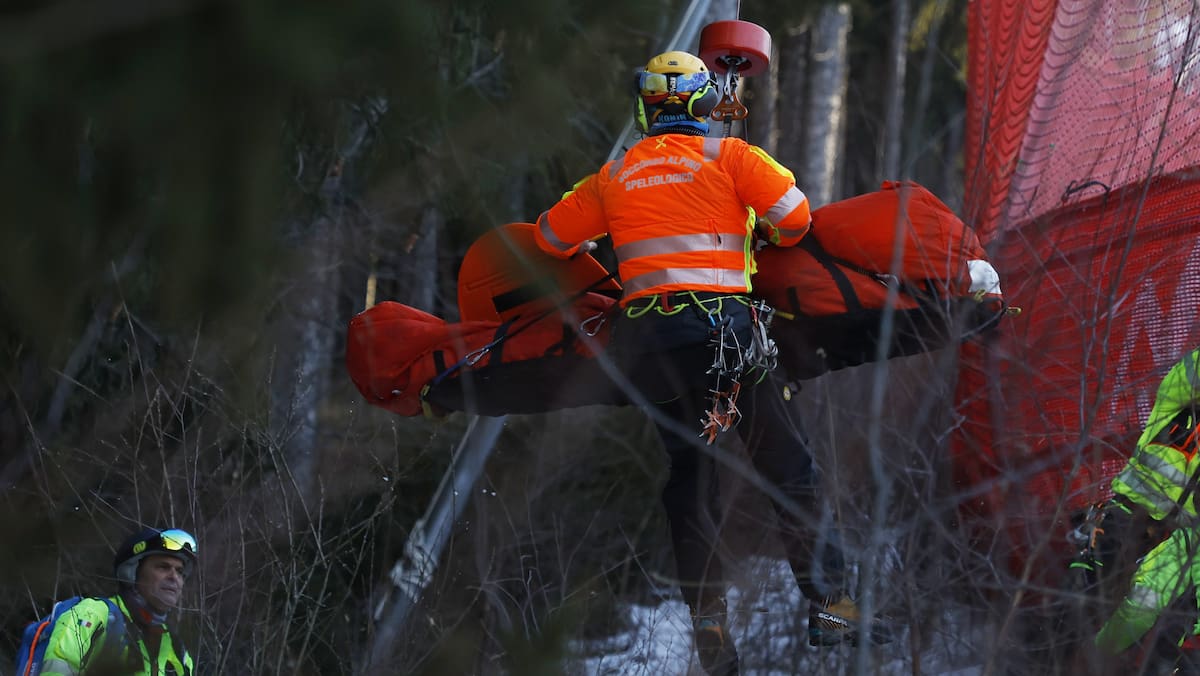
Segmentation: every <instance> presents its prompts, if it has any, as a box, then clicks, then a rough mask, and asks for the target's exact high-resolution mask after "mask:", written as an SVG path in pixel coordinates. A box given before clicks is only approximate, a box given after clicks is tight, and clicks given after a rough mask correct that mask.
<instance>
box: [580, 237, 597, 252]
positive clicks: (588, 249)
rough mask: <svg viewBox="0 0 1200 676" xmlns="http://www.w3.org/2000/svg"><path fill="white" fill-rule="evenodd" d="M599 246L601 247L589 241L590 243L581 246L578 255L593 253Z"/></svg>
mask: <svg viewBox="0 0 1200 676" xmlns="http://www.w3.org/2000/svg"><path fill="white" fill-rule="evenodd" d="M597 246H599V245H598V244H596V243H595V242H593V241H592V240H590V239H589V240H588V241H586V242H584V243H583V244H580V245H579V251H578V252H577V253H581V254H585V253H591V252H593V251H595V250H596V247H597Z"/></svg>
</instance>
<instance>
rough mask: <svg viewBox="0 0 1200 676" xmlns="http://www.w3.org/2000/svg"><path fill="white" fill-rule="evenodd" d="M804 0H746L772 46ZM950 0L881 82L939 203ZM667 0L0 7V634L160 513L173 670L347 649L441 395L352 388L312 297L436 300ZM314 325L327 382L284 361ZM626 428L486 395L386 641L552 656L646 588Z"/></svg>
mask: <svg viewBox="0 0 1200 676" xmlns="http://www.w3.org/2000/svg"><path fill="white" fill-rule="evenodd" d="M822 4H823V3H818V2H807V3H781V2H774V1H773V0H754V1H750V0H748V1H747V2H746V3H745V6H744V7H741V8H740V9H741V16H742V18H744V19H747V20H751V21H756V22H758V23H760V24H762V25H764V26H765V27H767V28H768V29H769V30H771V31H772V33H773V34H774V35H775V38H776V41H777V44H779V41H781V40H782V39H783V35H784V34H785V33H787V32H789V31H791V32H795V31H804V30H809V29H810V27H811V23H810V22H811V20H812V17H813V16H814V13H816V12H818V11H819V10H820V8H821V6H822ZM851 4H852V16H853V28H852V32H851V39H850V45H849V59H850V70H851V76H850V78H849V87H848V96H847V105H846V130H845V134H846V138H847V141H846V142H845V150H844V153H843V159H842V167H841V170H840V171H841V176H840V178H839V179H838V184H839V185H840V186H841V188H840V191H839V194H840V195H851V194H856V193H859V192H863V191H866V190H870V189H874V188H875V187H877V184H878V179H879V178H880V177H879V176H878V171H877V166H878V154H877V153H878V148H879V144H880V140H881V133H882V131H881V129H882V122H881V120H882V112H881V106H882V101H881V97H882V91H883V88H882V87H881V86H880V83H881V82H882V81H883V77H884V75H883V73H884V71H885V69H886V58H887V57H886V56H885V55H884V53H883V52H882V51H881V50H880V49H879V48H878V46H879V45H880V44H882V43H884V42H886V40H887V35H888V32H887V31H888V29H887V25H888V16H887V11H886V10H885V9H883V8H882V7H881V6H880V4H879V3H868V2H855V3H851ZM965 6H966V3H965V2H961V1H955V2H924V3H916V5H915V7H914V16H916V17H918V18H917V20H915V21H914V23H913V25H914V31H913V33H912V35H911V39H910V44H909V45H908V48H907V51H908V53H909V54H910V60H912V61H913V62H914V63H917V62H918V61H919V58H918V57H919V56H920V55H924V54H926V53H929V54H931V55H932V56H931V57H930V58H931V61H930V63H931V64H932V65H931V71H930V73H931V74H929V75H928V76H923V75H922V74H921V72H920V69H919V68H918V67H917V66H916V65H914V66H912V67H910V68H909V79H910V80H911V82H910V83H909V84H908V85H904V84H903V83H902V85H901V86H908V87H910V88H916V87H917V86H918V84H921V83H924V84H925V85H927V86H928V87H930V88H931V90H932V94H931V96H930V101H932V105H928V106H924V107H920V106H916V105H915V104H913V103H911V101H912V97H911V96H910V97H909V99H908V100H909V101H910V107H913V108H915V109H914V110H911V111H910V115H909V116H908V117H907V118H906V124H907V125H908V126H907V127H906V131H907V132H908V137H909V138H910V139H912V140H913V142H912V143H910V144H909V146H908V147H906V148H905V151H904V157H905V160H904V162H903V163H902V166H903V173H904V176H905V177H911V178H917V179H918V180H922V181H923V182H926V183H927V184H928V185H930V186H931V187H935V188H936V189H937V191H938V192H940V193H941V194H943V195H945V196H946V197H947V200H948V201H953V200H954V199H956V198H957V192H958V191H960V190H961V189H960V188H959V185H958V183H957V182H956V179H954V178H949V179H948V178H946V166H947V163H948V162H949V164H950V165H951V167H956V166H957V162H958V161H957V159H955V155H954V153H955V150H956V148H957V146H955V144H954V142H953V134H952V133H950V131H949V130H951V129H952V128H953V126H954V125H955V124H956V120H957V121H958V123H960V122H961V110H962V107H963V91H962V80H961V71H962V69H963V40H964V31H963V24H964V18H963V17H964V15H965ZM681 9H682V4H681V3H679V2H670V1H668V0H658V1H655V2H645V1H635V0H614V1H611V2H606V3H569V2H561V1H556V0H522V1H520V2H516V1H514V2H505V3H496V2H486V1H484V0H466V1H463V2H454V3H447V2H441V1H435V0H428V1H421V0H406V1H404V2H392V1H387V2H385V1H382V0H359V1H356V2H351V3H328V2H318V1H312V0H291V1H289V2H281V1H273V0H266V1H263V2H228V1H221V0H174V1H172V2H133V1H130V2H123V3H115V2H87V1H84V0H65V1H61V2H56V3H34V2H27V3H23V4H20V5H18V4H12V3H10V4H9V5H8V6H7V7H6V8H5V9H4V10H3V11H2V13H0V148H2V150H0V204H3V206H4V208H3V213H4V217H3V218H2V219H0V373H2V374H3V382H2V383H0V485H2V486H3V498H0V542H3V543H4V546H3V547H2V548H0V578H2V579H4V580H5V582H4V584H3V585H2V586H0V609H2V610H0V629H2V631H0V657H4V659H6V660H7V655H9V654H10V653H11V650H12V649H13V648H15V644H16V640H17V636H18V635H19V631H20V628H21V627H22V625H23V623H24V622H25V621H28V620H29V619H30V618H32V617H33V616H35V615H37V614H39V613H42V612H45V611H46V610H48V608H49V605H50V602H51V601H52V599H54V598H61V597H64V596H67V595H69V594H73V593H85V594H96V593H106V592H107V590H108V589H109V588H110V587H111V571H110V569H109V562H110V557H111V552H112V549H113V548H114V547H115V545H116V544H117V542H119V540H120V539H121V538H123V537H124V535H125V534H126V533H127V532H129V531H130V530H132V529H133V528H134V527H135V526H137V525H139V524H162V525H166V524H176V525H179V526H182V527H185V528H189V529H192V530H194V531H195V532H197V534H198V535H199V536H200V538H201V543H202V549H203V563H202V568H201V573H202V574H201V575H199V576H198V577H197V579H196V580H195V581H194V582H193V583H192V585H191V586H192V587H193V589H192V590H191V593H190V594H189V596H190V600H189V603H188V607H187V608H186V609H185V612H184V613H183V614H182V619H181V622H182V626H183V632H184V634H185V636H186V637H187V639H188V642H189V644H190V645H192V646H194V648H195V649H194V652H196V653H197V654H198V655H199V656H200V658H201V660H202V663H203V665H202V673H231V672H238V673H242V672H243V671H244V672H246V673H314V674H315V673H321V674H331V673H342V672H343V671H345V672H348V671H349V670H350V668H351V662H352V661H353V658H352V656H353V655H356V654H357V653H358V652H360V651H361V649H362V646H363V645H364V644H365V642H366V641H368V640H369V637H370V636H371V631H372V629H371V626H370V625H371V619H370V618H371V617H372V609H373V608H374V607H375V605H376V604H378V603H379V602H380V601H381V600H382V596H383V594H385V593H386V585H385V584H383V582H384V580H385V575H386V572H387V570H388V569H389V568H390V567H391V565H392V563H393V562H394V561H395V560H396V558H397V557H398V556H399V554H400V553H401V551H402V547H403V544H404V541H405V537H406V535H407V533H409V532H410V530H411V529H412V527H413V524H414V522H415V520H416V519H417V518H418V516H419V515H420V514H421V513H422V512H423V510H424V509H425V506H426V504H427V503H428V500H429V499H430V497H431V496H432V495H433V492H434V490H435V488H436V486H437V484H438V481H439V480H440V477H441V474H442V472H443V471H444V470H445V469H446V467H447V465H448V463H449V456H450V453H451V451H452V450H453V449H454V447H455V445H456V444H457V443H458V440H459V438H460V437H461V435H462V433H463V430H464V426H465V424H466V421H465V419H464V418H463V416H461V415H455V416H450V417H448V418H444V419H425V418H414V419H402V418H397V417H395V416H392V415H390V414H388V413H386V412H383V411H380V410H375V409H370V408H368V407H367V406H365V404H364V402H363V401H362V400H361V397H359V395H358V393H357V392H356V391H354V389H353V387H352V385H351V384H350V383H349V381H348V379H347V378H346V376H345V375H344V369H343V367H342V363H341V356H342V351H343V348H344V344H343V340H344V336H343V328H342V327H344V326H345V325H346V322H347V321H348V320H349V318H350V316H352V314H353V313H355V312H357V311H359V310H361V309H362V308H363V306H364V304H365V303H366V302H367V299H368V297H369V296H371V297H374V298H376V299H384V298H392V299H395V300H399V301H401V302H406V303H412V304H414V305H418V306H420V307H422V308H423V309H426V310H429V311H431V312H434V313H436V314H439V315H441V316H445V317H447V318H449V319H454V317H455V316H456V310H455V308H454V304H455V301H454V291H453V289H454V276H455V274H456V269H457V263H458V261H459V259H460V258H461V256H462V254H463V252H464V251H465V249H466V247H467V246H468V245H469V244H470V242H472V241H473V240H474V239H475V237H477V236H478V235H479V234H480V233H482V232H485V231H486V230H488V229H489V228H491V227H493V226H495V225H497V224H501V223H505V222H512V221H521V220H532V219H533V218H535V217H536V215H537V213H538V212H539V211H540V210H541V209H543V208H545V206H547V205H549V204H550V203H552V202H553V200H554V199H556V198H557V196H558V195H559V194H561V192H562V191H563V190H565V189H567V188H568V187H569V186H570V185H571V184H573V183H574V182H575V181H576V180H578V179H579V178H580V177H582V176H584V175H586V174H587V173H588V172H590V171H592V170H593V169H594V168H595V166H597V165H598V163H599V162H600V161H601V160H602V159H603V158H604V157H605V155H606V154H607V153H608V151H609V149H610V147H611V146H612V144H613V142H614V141H615V139H616V136H617V131H618V130H619V129H620V128H621V127H622V125H623V124H625V122H626V121H627V119H628V114H629V111H630V101H629V93H628V86H629V84H628V83H629V75H630V73H631V71H632V70H633V68H634V67H636V66H637V65H639V64H641V63H643V62H644V61H645V59H646V58H647V57H648V56H650V55H652V54H653V53H655V51H657V49H659V47H660V46H661V44H662V42H663V40H664V35H665V34H667V33H668V32H669V31H670V30H671V29H672V27H673V23H674V21H675V20H676V18H677V15H678V14H679V12H680V11H681ZM935 15H936V16H938V17H945V21H944V25H942V27H941V30H940V33H937V34H936V35H934V34H933V33H932V32H931V31H930V30H929V26H930V25H931V22H932V20H933V19H932V18H933V17H934V16H935ZM927 40H930V41H931V42H929V43H927V42H926V41H927ZM927 45H928V50H927ZM779 61H780V62H781V66H780V67H784V65H782V64H784V63H785V62H786V55H784V56H783V57H780V59H779ZM922 77H924V79H923V80H922ZM751 86H752V87H753V86H755V85H754V84H753V83H752V84H751ZM751 96H752V97H759V98H754V99H749V100H758V101H763V102H767V101H770V99H768V98H765V95H762V94H760V90H757V89H753V90H752V91H751ZM801 98H802V97H796V96H793V97H792V98H781V99H780V100H779V102H778V104H777V105H774V106H772V108H773V109H774V110H776V111H784V110H787V109H788V108H789V107H794V106H798V105H800V103H801V101H800V99H801ZM763 105H764V106H766V105H769V104H768V103H763ZM764 112H765V111H764ZM751 140H753V141H755V142H760V139H758V138H752V139H751ZM950 173H951V174H952V171H951V172H950ZM800 178H801V182H802V183H803V176H801V177H800ZM435 235H436V237H435ZM326 294H328V295H329V297H330V299H331V300H329V301H328V302H324V304H319V303H317V304H313V303H309V301H310V300H313V299H320V298H322V297H323V296H324V295H326ZM419 299H427V300H419ZM314 325H316V326H321V327H324V329H316V330H314V329H312V327H313V326H314ZM322 330H323V331H324V332H325V333H322ZM314 331H315V333H313V332H314ZM310 334H311V335H310ZM314 346H316V348H315V352H316V353H317V354H318V357H317V359H316V364H317V368H315V371H317V372H324V373H325V374H326V375H325V376H322V377H323V378H324V380H322V377H318V376H312V375H311V373H312V372H313V369H312V368H310V367H311V366H312V365H311V363H309V362H304V361H303V359H301V358H299V357H298V355H304V354H309V353H312V352H314ZM306 387H307V388H308V389H307V390H306V389H305V388H306ZM309 391H311V392H317V393H318V394H319V395H320V396H319V397H318V400H317V401H316V403H315V404H313V405H312V406H311V407H308V408H305V407H301V406H298V405H297V404H296V402H297V401H298V400H299V399H301V398H302V396H303V393H304V392H309ZM847 391H852V390H847ZM289 393H296V394H295V395H294V396H292V395H291V394H289ZM912 396H913V397H914V398H920V397H922V396H924V395H923V394H920V393H914V394H913V395H912ZM822 401H825V402H829V401H831V400H829V399H823V400H822ZM821 405H827V406H833V407H836V401H835V402H834V403H826V404H821ZM811 410H812V411H815V413H814V415H813V416H812V417H814V418H819V417H820V412H821V410H822V409H820V408H819V406H818V407H816V408H814V409H811ZM824 410H825V411H826V412H828V411H830V410H834V409H824ZM310 413H311V418H312V419H311V420H308V418H307V417H306V416H309V415H310ZM836 414H837V415H841V413H836ZM831 415H832V414H831ZM835 427H836V426H835ZM304 430H315V433H314V434H315V436H314V437H313V439H314V440H313V441H312V442H311V443H309V444H307V445H306V444H303V443H299V442H300V441H303V439H302V437H303V431H304ZM913 434H917V433H916V432H914V433H913ZM909 441H912V439H909ZM655 443H656V442H655V441H654V440H653V436H652V434H651V432H650V430H649V429H648V428H647V427H646V425H645V421H644V419H643V418H642V417H640V415H638V413H637V412H636V411H633V410H617V411H610V410H605V411H602V412H599V413H598V412H597V411H593V410H589V409H582V410H579V411H568V412H564V413H561V414H556V415H551V416H534V417H528V418H525V417H515V418H513V419H512V420H511V421H510V422H509V424H508V426H507V427H506V430H505V432H504V434H503V435H502V437H501V440H500V443H499V444H498V450H497V453H496V455H495V457H494V458H493V459H492V461H491V463H489V466H488V472H487V477H486V480H485V482H484V483H483V485H481V486H478V487H477V488H478V489H479V491H480V494H479V495H477V496H473V498H472V500H471V505H470V507H469V509H468V512H467V516H466V517H464V523H462V524H460V526H459V529H458V531H457V532H456V536H455V539H454V541H453V542H452V543H451V546H450V549H449V551H448V552H447V555H446V563H445V565H443V566H442V567H441V569H440V570H439V574H438V576H437V577H436V578H435V581H434V586H433V588H432V589H431V590H430V593H429V597H430V598H431V599H433V600H431V601H429V608H426V609H425V610H426V611H427V621H425V622H422V623H420V624H419V625H418V626H416V627H415V628H414V629H413V630H412V631H413V634H412V635H411V636H408V637H406V639H405V642H404V647H403V650H402V652H403V659H404V660H406V661H405V664H407V665H410V666H411V667H412V668H414V669H417V668H419V669H424V670H426V671H427V672H429V673H458V672H471V671H476V672H478V671H483V672H487V671H491V670H493V669H497V668H500V667H501V666H503V665H508V666H512V665H513V664H518V663H519V664H523V665H529V666H528V669H527V670H525V671H523V673H535V671H536V670H537V668H539V667H538V666H537V665H542V666H541V668H545V669H548V670H550V671H553V670H554V669H555V668H556V667H555V665H556V664H558V663H557V662H555V659H556V656H557V655H559V654H560V653H561V652H562V651H564V650H565V649H566V648H565V646H566V644H567V641H568V640H569V639H573V638H578V637H581V636H584V637H594V636H606V635H610V634H612V633H613V632H615V631H616V630H617V629H619V628H620V627H619V625H620V622H621V618H620V617H619V615H618V614H616V613H614V612H613V608H614V606H615V604H616V603H618V601H620V600H627V599H633V598H643V597H645V596H646V595H647V594H654V593H658V591H660V588H661V587H662V585H660V584H659V583H658V582H657V581H656V580H657V578H655V576H654V575H650V574H649V573H648V572H647V571H664V570H666V571H669V569H670V563H669V552H668V551H666V548H665V544H664V543H665V542H666V538H665V523H664V522H663V521H662V518H661V515H659V513H658V509H657V497H656V496H657V486H658V485H659V484H660V483H661V481H662V478H663V471H664V470H663V467H662V465H661V459H660V458H658V457H657V455H656V454H655V452H654V451H653V450H649V451H648V450H647V449H653V447H654V445H655ZM914 445H916V444H915V442H914ZM297 447H305V448H307V449H308V450H307V451H304V450H303V449H302V450H301V451H299V452H298V451H296V450H295V449H296V448H297ZM302 466H308V467H311V471H307V472H306V471H301V470H300V469H299V468H300V467H302ZM310 476H311V477H316V479H315V480H313V481H312V482H311V483H310V482H309V481H308V479H307V478H306V477H310ZM922 490H924V489H922ZM464 499H465V497H464ZM848 500H849V502H850V503H853V498H852V497H851V498H849V499H848ZM749 518H750V519H751V523H753V522H754V521H753V520H754V519H755V518H758V517H754V516H751V517H749ZM931 518H940V516H939V515H934V516H932V517H931ZM755 546H757V545H755Z"/></svg>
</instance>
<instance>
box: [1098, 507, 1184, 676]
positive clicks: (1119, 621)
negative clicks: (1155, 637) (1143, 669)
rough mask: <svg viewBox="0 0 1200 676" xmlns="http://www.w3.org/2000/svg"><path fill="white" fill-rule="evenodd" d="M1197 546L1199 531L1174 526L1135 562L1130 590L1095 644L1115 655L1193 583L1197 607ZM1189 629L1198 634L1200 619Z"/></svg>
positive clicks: (1139, 634)
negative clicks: (1139, 561) (1139, 560)
mask: <svg viewBox="0 0 1200 676" xmlns="http://www.w3.org/2000/svg"><path fill="white" fill-rule="evenodd" d="M1198 546H1200V533H1198V532H1197V531H1195V530H1193V529H1191V528H1177V529H1175V531H1174V532H1173V533H1171V537H1169V538H1167V539H1166V540H1163V541H1162V542H1160V543H1159V544H1158V546H1157V547H1155V548H1154V549H1152V550H1150V553H1149V554H1147V555H1146V556H1145V557H1144V558H1143V559H1142V562H1141V564H1139V565H1138V569H1137V573H1135V574H1134V578H1133V587H1132V588H1131V589H1130V591H1129V594H1128V595H1127V596H1126V597H1125V600H1124V601H1122V602H1121V606H1120V607H1119V608H1117V611H1116V612H1115V613H1113V616H1112V617H1111V618H1109V620H1108V622H1105V623H1104V626H1103V627H1102V628H1101V629H1100V633H1099V634H1096V645H1097V646H1099V647H1100V648H1101V649H1103V650H1105V651H1107V652H1109V653H1112V654H1114V655H1115V654H1117V653H1120V652H1121V651H1123V650H1125V649H1126V648H1128V647H1129V646H1131V645H1133V644H1134V643H1136V642H1137V641H1138V639H1140V638H1141V637H1142V635H1143V634H1145V633H1146V632H1147V631H1149V630H1150V627H1153V626H1154V623H1155V622H1156V621H1158V616H1159V615H1160V614H1161V613H1162V611H1163V610H1165V609H1166V608H1167V606H1170V605H1171V604H1172V603H1174V602H1175V601H1176V599H1178V598H1179V597H1180V596H1182V595H1183V593H1184V592H1185V591H1187V588H1188V587H1189V586H1195V587H1196V595H1197V598H1196V604H1197V607H1198V608H1200V564H1198V563H1197V560H1196V558H1197V556H1196V555H1197V552H1196V549H1197V547H1198ZM1192 631H1193V632H1194V633H1196V634H1200V622H1198V623H1197V625H1196V627H1195V628H1194V629H1193V630H1192ZM1184 638H1186V637H1180V640H1181V641H1182V639H1184Z"/></svg>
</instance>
